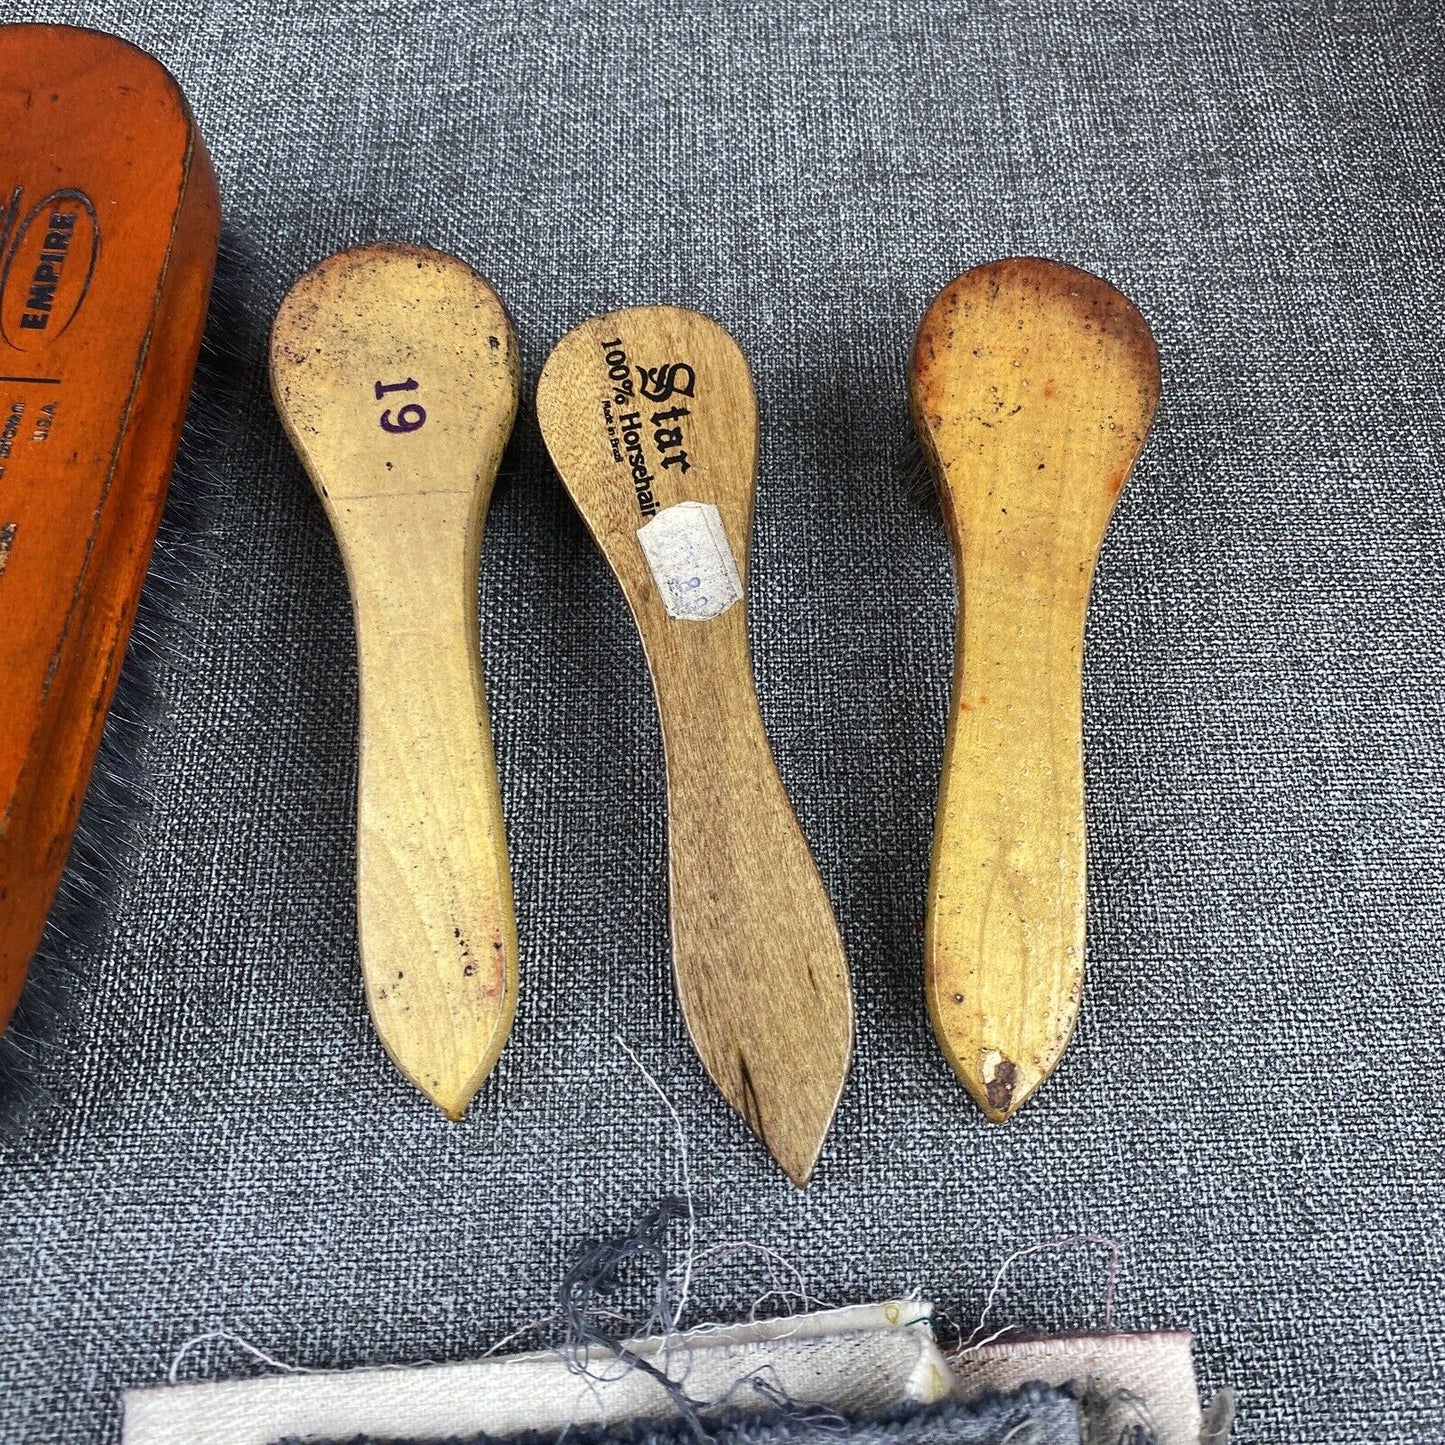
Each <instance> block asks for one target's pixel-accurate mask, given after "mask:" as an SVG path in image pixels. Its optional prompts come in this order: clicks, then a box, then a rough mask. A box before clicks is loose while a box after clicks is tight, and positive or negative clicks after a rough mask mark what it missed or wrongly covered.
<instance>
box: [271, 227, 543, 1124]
mask: <svg viewBox="0 0 1445 1445" xmlns="http://www.w3.org/2000/svg"><path fill="white" fill-rule="evenodd" d="M519 384H520V370H519V361H518V353H517V340H516V336H515V334H514V332H513V330H512V325H511V322H510V321H509V320H508V317H507V314H506V311H505V310H504V308H503V306H502V303H501V302H500V300H498V298H497V296H496V293H495V292H494V291H493V290H492V289H491V287H490V286H488V284H487V283H486V282H485V281H484V280H483V279H482V278H481V277H480V276H478V275H477V274H476V273H475V272H474V271H472V270H471V269H470V268H469V267H468V266H466V265H465V264H464V263H462V262H461V261H458V260H457V259H456V258H455V257H452V256H447V255H443V254H442V253H440V252H436V251H431V250H426V249H424V248H421V247H416V246H399V245H377V246H367V247H362V248H360V249H358V250H354V251H346V252H343V253H341V254H340V255H337V256H332V257H331V258H330V259H329V260H326V261H323V262H322V263H321V264H320V265H319V266H317V267H316V268H315V269H314V270H312V271H310V272H308V273H307V274H306V275H305V276H303V277H302V278H301V280H300V281H298V282H297V283H296V285H295V286H294V287H293V288H292V290H291V291H290V293H289V294H288V295H287V297H286V299H285V301H284V302H283V303H282V305H281V309H280V312H279V313H278V315H277V317H276V321H275V325H274V327H273V329H272V333H271V385H272V392H273V395H274V397H275V401H276V407H277V410H278V411H279V412H280V414H281V418H282V421H283V423H284V425H285V427H286V431H287V434H288V436H289V437H290V438H291V441H292V443H293V445H294V446H295V447H296V450H297V452H298V454H299V455H300V457H301V460H302V462H303V464H304V465H305V467H306V470H307V472H308V473H309V474H310V477H311V480H312V482H313V483H314V484H315V486H316V489H317V491H318V492H319V493H320V496H321V499H322V502H323V504H324V505H325V507H326V512H327V516H328V517H329V518H330V520H331V525H332V528H333V530H334V531H335V533H336V539H337V542H338V544H339V546H340V548H341V555H342V559H343V562H344V563H345V567H346V575H347V579H348V581H349V583H350V587H351V598H352V607H353V613H354V620H355V625H356V639H357V657H358V667H359V674H360V685H361V707H360V731H361V741H360V769H359V776H358V785H357V841H356V859H357V935H358V942H359V946H360V952H361V966H362V972H363V975H364V977H365V981H366V997H367V1002H368V1004H369V1005H370V1008H371V1015H372V1018H373V1020H374V1021H375V1024H376V1030H377V1033H378V1034H379V1035H380V1037H381V1041H382V1043H383V1044H384V1045H385V1046H386V1049H387V1052H388V1053H389V1054H390V1055H391V1057H392V1059H393V1060H395V1062H396V1065H397V1067H398V1068H399V1069H400V1070H401V1071H402V1073H403V1074H405V1075H406V1076H407V1078H409V1079H410V1080H411V1081H412V1082H413V1083H414V1084H415V1085H416V1086H417V1087H418V1088H419V1089H421V1090H422V1092H423V1093H425V1094H426V1095H427V1096H428V1097H429V1098H430V1099H432V1100H433V1101H434V1102H435V1103H436V1104H437V1105H438V1106H439V1107H440V1108H441V1109H442V1110H443V1111H444V1112H445V1113H446V1114H447V1115H448V1116H449V1117H451V1118H454V1119H457V1118H460V1117H461V1116H462V1114H463V1113H464V1112H465V1110H466V1107H467V1105H468V1103H469V1102H470V1101H471V1099H472V1096H473V1095H474V1094H475V1093H476V1091H477V1090H478V1089H479V1088H480V1087H481V1084H482V1082H483V1080H484V1079H485V1078H486V1077H487V1075H488V1074H489V1073H490V1072H491V1070H492V1067H493V1065H494V1064H495V1063H496V1061H497V1057H498V1055H499V1054H500V1053H501V1050H502V1045H503V1044H504V1043H505V1042H506V1038H507V1033H508V1031H509V1030H510V1028H511V1026H512V1015H513V1012H514V1010H515V1007H516V997H517V930H516V922H515V919H514V915H513V907H512V885H511V873H510V870H509V868H508V861H507V839H506V831H505V829H504V827H503V823H502V805H501V795H500V792H499V789H498V784H497V770H496V760H495V757H494V755H493V752H492V742H491V731H490V727H489V725H488V719H487V705H486V694H485V691H484V688H483V682H482V662H481V645H480V640H479V635H478V633H479V628H478V615H477V572H478V565H479V561H480V553H481V540H482V530H483V527H484V525H485V519H486V511H487V503H488V501H489V500H490V498H491V493H492V487H493V484H494V482H495V480H496V474H497V468H498V466H499V465H500V462H501V458H502V449H503V448H504V447H505V445H506V442H507V438H508V436H509V435H510V433H511V430H512V422H513V420H514V418H515V416H516V411H517V396H518V389H519Z"/></svg>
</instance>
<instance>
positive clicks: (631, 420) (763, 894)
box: [537, 306, 853, 1185]
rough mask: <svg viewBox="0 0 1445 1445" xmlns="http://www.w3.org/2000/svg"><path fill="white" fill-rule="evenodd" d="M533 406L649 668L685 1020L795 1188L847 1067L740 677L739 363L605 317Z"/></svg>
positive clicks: (717, 1078) (815, 879) (752, 697)
mask: <svg viewBox="0 0 1445 1445" xmlns="http://www.w3.org/2000/svg"><path fill="white" fill-rule="evenodd" d="M537 414H538V419H539V421H540V422H541V426H542V434H543V436H544V437H545V439H546V443H547V449H548V451H549V452H550V453H551V456H552V460H553V461H554V462H555V463H556V466H557V470H558V471H559V472H560V473H561V476H562V479H563V481H564V482H565V484H566V486H567V489H568V491H569V492H570V494H571V496H572V499H573V501H574V502H575V503H576V504H577V507H578V510H579V511H580V512H581V513H582V516H583V518H584V519H585V520H586V522H587V526H588V528H589V529H590V531H591V532H592V535H593V536H594V537H595V538H596V540H597V544H598V546H599V547H600V548H601V549H602V551H603V553H604V555H605V556H606V558H607V561H608V563H609V564H610V566H611V568H612V571H613V573H614V574H615V576H616V577H617V580H618V583H619V584H620V585H621V587H622V591H623V593H624V595H625V596H626V598H627V602H628V606H629V607H630V608H631V610H632V615H633V618H634V620H635V621H636V623H637V628H638V631H639V633H640V634H641V637H642V645H643V650H644V651H645V652H646V654H647V663H648V668H649V670H650V671H651V673H652V679H653V685H654V688H655V690H656V695H657V704H658V710H659V714H660V718H661V725H662V736H663V750H664V753H665V755H666V762H667V784H668V859H669V868H668V876H669V890H670V900H671V919H672V945H673V946H672V953H673V973H674V977H675V979H676V983H677V991H678V997H679V1000H680V1001H681V1004H682V1009H683V1016H684V1017H685V1019H686V1020H687V1027H688V1031H689V1033H690V1034H691V1035H692V1038H693V1042H694V1043H695V1044H696V1046H697V1051H698V1055H699V1057H700V1058H701V1059H702V1062H703V1065H704V1066H705V1067H706V1069H707V1071H708V1073H709V1074H710V1075H711V1076H712V1079H713V1081H714V1082H715V1083H716V1084H717V1086H718V1088H719V1089H720V1090H721V1091H722V1093H723V1095H724V1097H725V1098H726V1099H727V1100H728V1102H729V1103H730V1104H731V1105H732V1106H733V1108H735V1109H736V1110H737V1111H738V1112H739V1113H740V1114H741V1115H742V1116H743V1117H744V1118H745V1119H746V1120H747V1122H748V1124H749V1125H750V1126H751V1128H752V1129H753V1132H754V1133H755V1134H757V1136H758V1137H759V1138H760V1139H761V1140H762V1142H763V1143H764V1144H765V1145H766V1146H767V1148H768V1149H769V1150H770V1151H771V1153H772V1154H773V1157H774V1158H775V1159H777V1161H778V1162H779V1163H780V1164H781V1165H782V1167H783V1169H784V1170H785V1171H786V1172H787V1174H788V1176H789V1178H791V1179H792V1180H793V1181H794V1182H795V1183H797V1184H800V1185H801V1184H803V1183H805V1182H806V1181H807V1179H808V1177H809V1175H810V1174H811V1172H812V1170H813V1167H814V1164H815V1163H816V1161H817V1158H818V1153H819V1150H820V1149H821V1148H822V1144H823V1138H824V1135H825V1134H826V1132H827V1129H828V1124H829V1122H830V1121H831V1119H832V1117H833V1111H834V1109H835V1108H836V1106H837V1102H838V1096H839V1094H840V1092H841V1090H842V1087H843V1080H844V1078H845V1076H846V1074H847V1071H848V1062H849V1059H850V1057H851V1053H852V1042H853V1000H852V991H851V987H850V984H849V980H848V965H847V960H846V959H845V957H844V954H843V945H842V940H841V939H840V938H839V935H838V927H837V924H836V922H835V921H834V918H833V910H832V907H831V905H830V904H829V901H828V895H827V891H826V889H825V888H824V886H823V881H822V878H821V876H820V875H819V873H818V868H817V865H816V864H815V863H814V861H813V855H812V853H811V852H810V851H809V849H808V845H807V842H806V841H805V839H804V837H803V833H802V829H801V827H800V826H799V824H798V820H797V818H796V817H795V815H794V813H793V810H792V807H791V805H790V804H789V802H788V798H787V794H786V793H785V792H784V789H783V785H782V781H781V779H780V778H779V776H778V771H777V767H776V765H775V763H774V761H773V756H772V752H771V750H770V749H769V747H768V740H767V737H766V736H765V734H764V731H763V724H762V718H761V715H760V714H759V711H758V700H757V694H756V691H755V689H754V685H753V673H752V663H751V659H750V656H749V651H748V636H747V621H746V616H745V607H746V603H745V600H744V592H745V583H746V578H747V560H748V537H749V533H750V531H751V528H752V515H753V492H754V485H755V480H756V468H757V402H756V399H755V397H754V394H753V386H752V376H751V373H750V372H749V369H748V364H747V360H746V358H745V357H744V356H743V354H742V351H741V350H740V349H739V347H738V345H737V343H736V342H735V341H734V340H733V339H732V338H731V337H730V336H729V335H728V334H727V332H725V331H724V330H723V329H722V328H721V327H720V326H718V324H717V323H716V322H714V321H711V320H709V319H708V318H707V317H705V316H702V315H700V314H698V313H697V312H695V311H685V310H682V309H680V308H677V307H670V306H652V307H640V308H635V309H632V310H628V311H619V312H613V313H611V314H609V315H606V316H601V317H595V318H593V319H592V320H590V321H587V322H584V323H583V324H582V325H581V326H579V327H577V328H576V329H575V330H574V331H572V332H570V333H569V334H568V335H567V336H566V337H564V338H563V339H562V341H560V342H559V343H558V344H557V346H556V348H555V349H554V350H553V352H552V354H551V356H549V357H548V359H547V363H546V365H545V366H544V367H543V368H542V376H541V379H540V380H539V382H538V385H537Z"/></svg>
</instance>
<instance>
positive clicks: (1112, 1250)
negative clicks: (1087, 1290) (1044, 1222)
mask: <svg viewBox="0 0 1445 1445" xmlns="http://www.w3.org/2000/svg"><path fill="white" fill-rule="evenodd" d="M1077 1244H1099V1245H1102V1246H1103V1247H1104V1248H1105V1249H1107V1250H1108V1251H1109V1278H1108V1283H1107V1284H1106V1285H1105V1287H1104V1333H1105V1334H1108V1333H1109V1332H1110V1331H1111V1330H1112V1329H1113V1327H1114V1289H1115V1286H1116V1285H1117V1284H1118V1282H1119V1261H1120V1259H1121V1258H1122V1257H1123V1251H1122V1250H1121V1249H1120V1248H1119V1244H1118V1241H1117V1240H1114V1239H1111V1238H1110V1237H1109V1236H1108V1235H1106V1234H1068V1235H1065V1236H1063V1238H1061V1239H1044V1240H1040V1241H1039V1242H1038V1243H1037V1244H1028V1245H1025V1246H1024V1247H1023V1248H1022V1249H1016V1250H1014V1252H1013V1253H1012V1254H1011V1255H1009V1256H1008V1257H1007V1258H1006V1259H1005V1260H1004V1262H1003V1263H1002V1264H1001V1265H999V1267H998V1273H997V1274H995V1275H994V1277H993V1284H992V1285H991V1286H990V1287H989V1291H988V1295H987V1297H986V1298H985V1300H984V1303H983V1313H982V1314H980V1315H979V1317H978V1324H977V1325H975V1326H974V1329H973V1333H972V1334H970V1335H969V1337H968V1339H967V1340H965V1341H964V1343H963V1344H962V1345H961V1346H960V1347H959V1349H958V1350H957V1351H956V1352H955V1353H957V1354H959V1355H970V1354H972V1353H973V1352H974V1351H975V1350H981V1349H983V1347H984V1346H985V1345H990V1344H992V1343H993V1342H994V1341H995V1340H999V1339H1002V1338H1003V1336H1004V1335H1006V1334H1008V1333H1009V1332H1010V1331H1011V1330H1013V1329H1016V1328H1017V1326H1016V1325H1004V1326H1002V1327H1001V1328H999V1329H997V1330H995V1331H994V1332H993V1333H992V1334H991V1335H989V1336H988V1337H987V1338H986V1339H979V1336H980V1335H981V1334H982V1333H983V1331H984V1328H985V1326H986V1325H987V1323H988V1317H989V1315H990V1314H991V1313H992V1312H993V1307H994V1302H995V1301H996V1300H997V1299H998V1294H999V1291H1000V1290H1001V1289H1002V1288H1003V1282H1004V1278H1005V1276H1006V1275H1007V1274H1008V1272H1009V1270H1010V1269H1012V1268H1013V1266H1014V1265H1015V1264H1017V1263H1018V1261H1019V1260H1021V1259H1024V1258H1026V1257H1027V1256H1029V1255H1031V1254H1040V1253H1042V1252H1043V1251H1044V1250H1065V1249H1072V1248H1073V1247H1074V1246H1075V1245H1077Z"/></svg>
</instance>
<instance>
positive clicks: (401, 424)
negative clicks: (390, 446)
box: [376, 376, 426, 436]
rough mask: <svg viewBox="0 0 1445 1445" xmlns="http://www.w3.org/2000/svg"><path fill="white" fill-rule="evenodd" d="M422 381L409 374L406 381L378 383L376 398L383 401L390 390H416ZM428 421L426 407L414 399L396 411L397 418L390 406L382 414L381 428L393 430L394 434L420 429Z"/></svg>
mask: <svg viewBox="0 0 1445 1445" xmlns="http://www.w3.org/2000/svg"><path fill="white" fill-rule="evenodd" d="M420 385H421V383H420V382H419V381H417V379H416V378H415V377H412V376H409V377H407V379H406V380H405V381H393V382H382V381H378V382H377V383H376V399H377V401H382V400H384V399H385V397H386V395H387V393H388V392H393V391H415V390H416V389H417V387H418V386H420ZM425 422H426V409H425V408H424V407H420V406H418V405H417V404H416V402H414V401H409V402H407V404H406V405H405V406H403V407H401V408H400V409H399V410H398V411H397V413H396V420H395V421H393V420H392V417H391V410H390V408H388V409H387V410H386V411H384V412H382V414H381V429H382V431H385V432H391V434H392V435H393V436H396V435H399V434H401V433H404V432H411V431H419V430H420V429H421V427H422V426H423V424H424V423H425Z"/></svg>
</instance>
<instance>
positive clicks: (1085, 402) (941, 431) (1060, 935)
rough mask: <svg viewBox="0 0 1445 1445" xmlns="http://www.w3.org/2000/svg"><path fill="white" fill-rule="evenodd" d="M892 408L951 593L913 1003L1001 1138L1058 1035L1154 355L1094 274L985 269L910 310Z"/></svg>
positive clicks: (1070, 1024)
mask: <svg viewBox="0 0 1445 1445" xmlns="http://www.w3.org/2000/svg"><path fill="white" fill-rule="evenodd" d="M910 394H911V399H912V405H913V414H914V419H915V421H916V423H917V426H918V430H919V434H920V436H921V438H922V439H923V442H924V445H925V448H926V450H927V452H928V454H929V457H930V460H931V461H932V463H933V465H934V471H935V474H936V476H937V479H938V485H939V493H940V499H941V501H942V504H943V513H944V518H945V521H946V522H947V524H948V528H949V534H950V538H951V540H952V543H953V550H954V566H955V571H956V573H957V576H958V582H959V592H958V598H959V601H958V618H959V622H958V637H957V644H956V648H957V650H956V657H955V664H954V679H953V706H952V712H951V716H950V719H949V729H948V741H947V744H946V747H945V752H944V763H943V776H942V780H941V783H940V787H939V800H938V818H937V823H936V825H935V831H934V843H933V866H932V871H931V875H930V879H929V890H928V908H927V913H926V921H925V926H924V987H925V993H926V995H927V999H928V1008H929V1013H930V1015H931V1017H932V1020H933V1026H934V1031H935V1032H936V1034H937V1036H938V1040H939V1043H940V1045H941V1046H942V1048H943V1051H944V1053H945V1055H946V1056H947V1057H948V1060H949V1062H950V1063H951V1064H952V1066H953V1068H954V1070H955V1072H956V1073H957V1074H958V1076H959V1078H960V1079H961V1080H962V1081H963V1083H964V1084H965V1085H966V1086H967V1088H968V1090H969V1092H970V1093H971V1094H972V1095H973V1096H974V1098H975V1099H976V1100H977V1101H978V1103H979V1105H980V1106H981V1107H982V1108H983V1110H984V1112H985V1113H986V1114H987V1115H988V1117H989V1118H991V1119H995V1120H1003V1119H1006V1118H1008V1117H1009V1116H1010V1115H1011V1114H1013V1113H1014V1112H1015V1111H1016V1110H1017V1109H1018V1108H1019V1107H1020V1106H1021V1105H1022V1104H1023V1103H1024V1102H1025V1101H1026V1100H1027V1099H1028V1098H1029V1097H1030V1096H1031V1095H1032V1094H1033V1093H1034V1091H1035V1090H1036V1089H1037V1088H1038V1087H1039V1085H1040V1084H1041V1083H1042V1082H1043V1081H1044V1080H1045V1079H1046V1078H1047V1077H1048V1076H1049V1074H1050V1073H1051V1072H1052V1070H1053V1068H1054V1066H1055V1065H1056V1064H1057V1062H1058V1060H1059V1058H1060V1057H1061V1056H1062V1054H1063V1052H1064V1049H1065V1048H1066V1046H1067V1045H1068V1042H1069V1038H1070V1036H1071V1035H1072V1033H1073V1030H1074V1023H1075V1020H1076V1018H1077V1017H1078V1011H1079V1001H1080V998H1081V995H1082V992H1083V981H1084V917H1085V886H1084V783H1083V741H1082V728H1081V708H1080V696H1081V671H1082V664H1083V646H1084V621H1085V616H1086V613H1087V610H1088V605H1089V588H1090V584H1091V582H1092V580H1093V574H1094V564H1095V561H1096V559H1097V557H1098V554H1099V548H1100V545H1101V544H1102V542H1103V539H1104V533H1105V530H1106V528H1107V527H1108V524H1109V517H1110V514H1111V513H1112V511H1113V507H1114V502H1115V499H1116V498H1117V497H1118V495H1119V492H1120V491H1121V489H1122V488H1123V486H1124V483H1125V480H1126V479H1127V477H1128V475H1129V471H1130V469H1131V468H1132V466H1133V465H1134V461H1135V459H1136V458H1137V456H1138V455H1139V452H1140V450H1141V449H1142V447H1143V445H1144V439H1145V437H1146V435H1147V434H1148V430H1149V424H1150V422H1151V420H1152V418H1153V415H1154V410H1155V407H1156V405H1157V403H1158V399H1159V358H1158V355H1157V353H1156V351H1155V349H1154V342H1153V339H1152V337H1151V336H1150V335H1149V328H1148V326H1147V325H1146V324H1145V323H1144V319H1143V317H1142V316H1140V315H1139V313H1138V311H1137V310H1136V309H1135V308H1134V307H1133V305H1132V304H1131V303H1130V302H1129V301H1128V300H1127V299H1126V298H1125V297H1123V296H1121V295H1120V294H1119V293H1118V292H1117V291H1115V290H1114V289H1113V287H1111V286H1109V285H1107V284H1106V283H1105V282H1103V281H1100V280H1099V279H1098V278H1097V277H1094V276H1090V275H1088V274H1087V273H1086V272H1083V271H1077V270H1074V269H1073V268H1072V267H1068V266H1061V265H1058V264H1057V263H1055V262H1052V261H1041V260H1033V259H1021V260H1013V261H1002V262H996V263H994V264H992V265H989V266H981V267H979V268H977V269H976V270H974V271H970V272H967V273H966V274H965V275H963V276H960V277H958V278H956V279H955V280H954V281H953V282H951V283H950V284H949V285H948V286H947V287H945V288H944V290H943V291H942V292H941V293H940V294H939V296H938V297H937V298H936V299H935V300H934V302H933V304H932V305H931V306H930V307H929V309H928V314H927V315H926V316H925V317H924V320H923V324H922V326H921V327H920V328H919V332H918V339H917V341H916V343H915V345H914V352H913V360H912V365H911V369H910Z"/></svg>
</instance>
